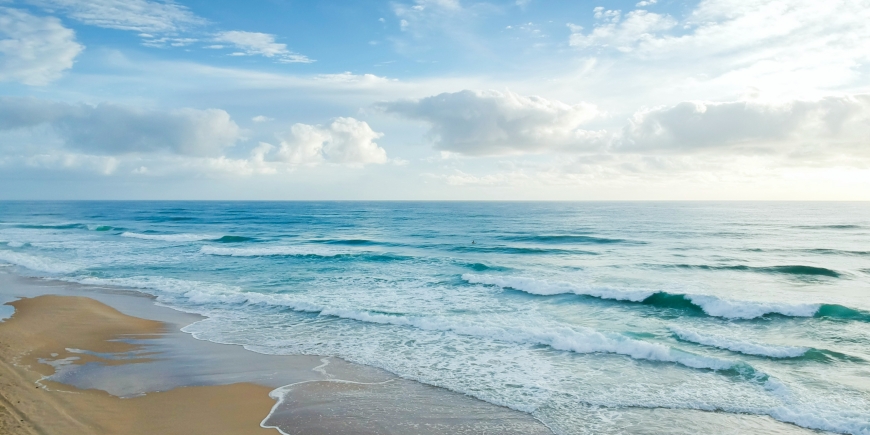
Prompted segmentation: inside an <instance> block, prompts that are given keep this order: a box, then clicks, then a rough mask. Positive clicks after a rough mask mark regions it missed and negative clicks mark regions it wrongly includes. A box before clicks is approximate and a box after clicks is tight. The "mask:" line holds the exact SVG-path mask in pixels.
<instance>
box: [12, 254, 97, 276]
mask: <svg viewBox="0 0 870 435" xmlns="http://www.w3.org/2000/svg"><path fill="white" fill-rule="evenodd" d="M0 261H5V262H7V263H10V264H14V265H16V266H22V267H25V268H27V269H30V270H34V271H37V272H47V273H54V274H63V273H72V272H75V271H77V270H79V269H81V268H82V267H81V266H79V265H76V264H73V263H67V262H62V261H58V260H55V259H52V258H44V257H37V256H34V255H30V254H25V253H22V252H13V251H2V250H0Z"/></svg>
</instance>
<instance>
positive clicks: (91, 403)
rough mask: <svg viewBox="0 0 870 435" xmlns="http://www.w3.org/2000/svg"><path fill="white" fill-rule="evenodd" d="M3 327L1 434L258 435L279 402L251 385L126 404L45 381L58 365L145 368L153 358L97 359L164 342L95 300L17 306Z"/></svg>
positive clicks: (154, 328)
mask: <svg viewBox="0 0 870 435" xmlns="http://www.w3.org/2000/svg"><path fill="white" fill-rule="evenodd" d="M12 305H13V306H14V307H15V310H16V311H15V314H14V315H13V316H12V318H11V319H9V320H7V321H6V322H3V323H2V324H0V342H2V348H0V370H2V376H3V382H2V390H0V397H2V401H3V402H2V405H3V409H2V411H0V418H2V420H0V431H2V432H3V433H8V434H121V433H126V434H154V433H164V434H175V433H177V434H182V433H184V434H189V433H210V434H254V433H268V432H269V431H268V430H266V429H262V428H260V427H259V423H260V421H261V420H262V419H263V417H264V416H265V415H266V414H268V412H269V410H270V409H271V407H272V405H273V404H274V402H273V401H272V400H271V399H270V398H269V396H268V393H269V390H271V388H268V387H265V386H262V385H255V384H250V383H239V384H232V385H219V386H202V387H183V388H177V389H174V390H170V391H165V392H155V393H151V394H147V395H144V396H141V397H134V398H129V399H121V398H119V397H115V396H111V395H110V394H108V393H106V392H102V391H99V390H81V389H77V388H75V387H72V386H69V385H64V384H60V383H57V382H53V381H50V380H43V379H42V378H44V377H46V376H50V375H52V374H54V367H53V365H54V364H63V363H72V364H85V363H88V362H98V363H101V364H140V363H143V362H145V361H147V360H148V358H149V357H148V356H144V357H142V358H130V359H122V360H118V359H106V358H101V357H100V356H97V355H92V354H82V353H81V352H70V349H75V350H78V349H83V350H84V349H86V350H89V351H91V352H95V353H100V354H114V355H120V354H126V353H130V352H135V351H137V350H141V348H140V346H137V345H133V344H129V343H127V342H125V341H123V340H124V339H128V338H145V339H147V338H148V337H149V336H154V335H158V334H161V333H162V332H163V329H164V327H165V326H164V325H163V324H161V323H160V322H155V321H150V320H144V319H138V318H135V317H131V316H127V315H124V314H122V313H120V312H118V311H117V310H115V309H113V308H111V307H109V306H106V305H104V304H102V303H100V302H97V301H95V300H93V299H88V298H82V297H69V296H40V297H36V298H32V299H22V300H20V301H16V302H13V303H12Z"/></svg>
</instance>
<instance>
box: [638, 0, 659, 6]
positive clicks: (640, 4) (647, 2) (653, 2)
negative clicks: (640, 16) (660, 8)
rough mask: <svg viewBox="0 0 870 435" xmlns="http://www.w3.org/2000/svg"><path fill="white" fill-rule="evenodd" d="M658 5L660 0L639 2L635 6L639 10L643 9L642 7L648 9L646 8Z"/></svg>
mask: <svg viewBox="0 0 870 435" xmlns="http://www.w3.org/2000/svg"><path fill="white" fill-rule="evenodd" d="M656 3H658V0H643V1H640V2H638V3H637V4H636V5H634V6H635V7H638V8H642V7H646V6H652V5H654V4H656Z"/></svg>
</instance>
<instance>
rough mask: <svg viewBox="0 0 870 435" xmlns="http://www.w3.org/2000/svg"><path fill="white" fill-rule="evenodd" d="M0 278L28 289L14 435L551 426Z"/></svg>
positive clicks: (18, 331)
mask: <svg viewBox="0 0 870 435" xmlns="http://www.w3.org/2000/svg"><path fill="white" fill-rule="evenodd" d="M0 284H2V287H3V291H2V293H3V294H4V296H5V297H6V298H9V295H13V294H18V295H19V296H28V297H23V298H19V299H17V300H15V301H12V302H9V303H8V305H9V306H12V307H13V308H14V310H15V311H14V314H12V315H11V317H9V318H7V319H5V320H4V321H3V322H0V432H2V433H4V434H7V433H8V434H15V435H18V434H64V435H67V434H155V433H160V434H254V433H278V432H277V431H276V429H280V431H281V432H283V433H287V434H327V433H330V434H341V433H348V434H350V433H353V434H359V433H366V434H392V433H413V434H429V433H433V434H434V433H493V434H495V433H517V434H520V433H532V434H534V433H541V434H544V433H549V430H548V429H547V428H546V427H545V426H544V425H542V424H540V423H539V422H538V421H536V420H534V419H533V418H531V417H529V416H528V415H526V414H523V413H520V412H516V411H512V410H509V409H506V408H501V407H498V406H495V405H491V404H489V403H486V402H482V401H479V400H476V399H473V398H470V397H468V396H464V395H460V394H456V393H452V392H449V391H446V390H442V389H438V388H434V387H430V386H426V385H423V384H419V383H416V382H412V381H407V380H404V379H398V378H395V377H393V376H392V375H390V374H388V373H385V372H383V371H380V370H376V369H372V368H369V367H365V366H358V365H353V364H349V363H346V362H344V361H342V360H338V359H335V358H322V357H315V356H276V355H261V354H257V353H254V352H250V351H247V350H245V349H242V348H240V347H238V346H225V345H219V344H215V343H210V342H204V341H200V340H196V339H194V338H192V337H190V336H189V335H188V334H185V333H183V332H180V326H183V325H185V324H186V323H189V322H191V321H193V320H197V319H198V317H197V316H191V315H187V314H184V313H178V312H175V311H173V310H168V309H165V308H161V307H156V306H154V305H153V303H152V302H151V299H150V298H146V297H142V296H141V295H136V294H135V293H131V292H124V291H113V290H112V289H108V290H107V289H92V288H88V287H86V286H76V285H71V284H67V283H58V282H52V281H43V280H34V279H30V278H22V277H17V276H14V275H11V274H3V275H2V279H0ZM82 292H86V293H87V292H91V293H90V294H88V296H92V297H85V296H81V293H82ZM97 299H103V302H101V301H99V300H97ZM104 302H108V303H109V304H112V305H115V306H117V307H118V308H121V309H123V310H124V311H128V312H129V311H131V310H133V311H136V310H139V312H137V314H140V315H142V316H141V317H137V316H132V315H129V314H126V313H124V312H121V311H119V310H118V309H117V308H115V307H112V306H110V305H109V304H107V303H104ZM149 314H150V317H157V318H160V317H163V318H162V319H161V320H163V321H160V320H153V319H148V318H142V317H146V316H148V315H149ZM155 314H156V315H155ZM270 393H271V396H270ZM276 404H277V405H278V406H276Z"/></svg>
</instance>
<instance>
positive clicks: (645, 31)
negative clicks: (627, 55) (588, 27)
mask: <svg viewBox="0 0 870 435" xmlns="http://www.w3.org/2000/svg"><path fill="white" fill-rule="evenodd" d="M594 12H595V18H596V19H598V20H599V22H598V24H596V26H595V28H594V29H593V30H592V32H590V33H588V34H583V33H580V29H577V30H578V31H577V32H575V33H572V34H571V39H570V44H571V45H572V46H575V47H578V48H589V47H609V48H614V49H616V50H619V51H622V52H629V51H632V50H634V48H635V47H636V46H637V45H638V44H640V43H642V42H643V41H648V40H652V39H655V38H656V37H657V36H656V35H660V34H661V33H662V32H664V31H667V30H670V29H672V28H674V27H675V26H676V25H677V21H676V20H674V19H673V18H671V17H670V16H668V15H660V14H655V13H652V12H647V11H645V10H640V9H639V10H635V11H631V12H629V13H628V14H627V15H626V16H625V18H624V19H623V18H622V17H621V13H620V11H615V10H605V9H604V8H602V7H597V8H595V11H594Z"/></svg>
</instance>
